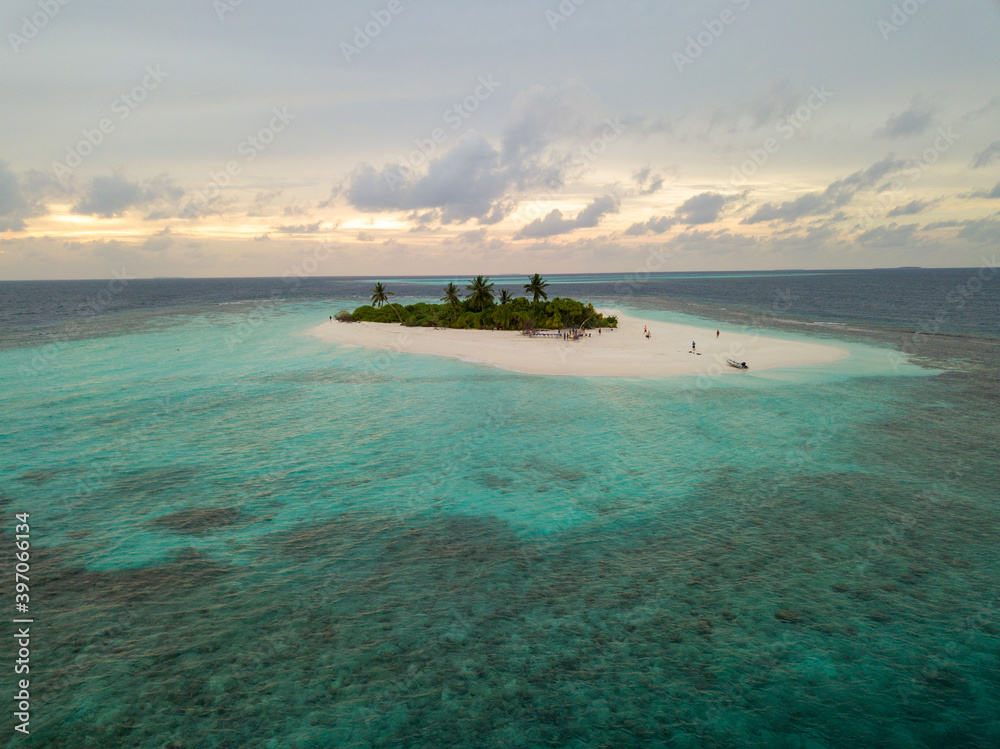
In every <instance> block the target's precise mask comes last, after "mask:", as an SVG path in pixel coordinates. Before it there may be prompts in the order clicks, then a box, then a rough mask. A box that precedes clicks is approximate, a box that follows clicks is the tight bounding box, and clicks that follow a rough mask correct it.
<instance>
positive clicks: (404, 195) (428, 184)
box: [345, 133, 511, 224]
mask: <svg viewBox="0 0 1000 749" xmlns="http://www.w3.org/2000/svg"><path fill="white" fill-rule="evenodd" d="M412 172H413V170H412V169H410V168H408V167H405V166H402V165H399V164H390V165H387V166H386V167H384V168H383V169H382V170H381V171H377V170H375V169H374V168H373V167H371V166H363V167H361V168H360V169H358V170H356V171H355V173H354V174H353V175H352V177H351V179H350V184H349V185H348V187H347V189H346V191H345V193H346V196H347V199H348V201H349V202H350V203H351V205H352V206H354V207H355V208H357V209H359V210H362V211H373V212H375V211H392V210H405V211H420V210H424V209H428V208H437V209H439V210H440V220H441V222H442V223H446V224H447V223H452V222H458V223H462V222H464V221H467V220H469V219H473V218H476V219H479V220H480V222H481V223H490V222H492V223H495V222H496V221H499V220H501V219H502V218H503V217H504V216H505V215H506V210H507V209H506V206H505V203H504V201H503V200H502V198H503V197H504V193H505V190H506V188H507V185H508V183H509V182H510V180H511V175H510V173H509V171H508V170H507V169H505V168H504V167H503V166H502V165H501V163H500V153H499V152H498V151H497V150H496V149H495V148H494V147H493V146H492V145H490V143H489V142H488V141H487V140H486V139H485V138H483V137H482V136H481V135H479V134H477V133H466V134H465V135H463V136H462V138H461V139H460V140H459V141H458V143H457V144H456V145H455V147H454V148H452V149H451V150H450V151H448V152H447V153H445V154H444V155H443V156H441V157H440V158H438V159H435V160H434V161H432V162H431V163H430V165H429V166H428V168H427V173H426V174H425V175H423V176H413V174H412ZM497 213H499V214H501V215H499V216H497V215H496V214H497Z"/></svg>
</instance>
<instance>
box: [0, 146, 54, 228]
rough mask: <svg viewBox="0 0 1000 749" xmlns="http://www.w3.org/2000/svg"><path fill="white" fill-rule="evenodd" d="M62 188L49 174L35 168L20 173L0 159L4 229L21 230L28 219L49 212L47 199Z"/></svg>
mask: <svg viewBox="0 0 1000 749" xmlns="http://www.w3.org/2000/svg"><path fill="white" fill-rule="evenodd" d="M60 191H61V188H60V186H59V183H58V182H57V181H56V180H54V179H52V178H51V177H49V176H48V175H45V174H43V173H42V172H38V171H36V170H31V171H29V172H28V173H27V174H24V175H21V176H18V175H17V174H15V173H14V172H13V171H12V170H11V169H10V167H8V166H7V163H6V162H4V161H0V231H21V230H23V229H25V228H26V224H25V221H24V220H25V219H26V218H33V217H35V216H41V215H44V214H45V213H47V212H48V209H47V208H46V206H45V204H44V198H45V197H47V196H48V195H51V194H55V193H58V192H60Z"/></svg>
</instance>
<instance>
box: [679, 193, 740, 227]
mask: <svg viewBox="0 0 1000 749" xmlns="http://www.w3.org/2000/svg"><path fill="white" fill-rule="evenodd" d="M736 198H737V196H736V195H721V194H720V193H717V192H703V193H701V194H700V195H695V196H694V197H692V198H688V199H687V200H685V201H684V202H683V203H681V204H680V206H678V207H677V209H676V210H675V211H674V215H675V216H676V217H677V220H678V221H680V222H681V223H682V224H688V225H689V226H690V225H692V224H711V223H714V222H715V221H718V220H719V216H720V215H721V213H722V210H723V209H724V208H725V207H726V206H727V205H728V204H729V203H731V202H733V201H734V200H736Z"/></svg>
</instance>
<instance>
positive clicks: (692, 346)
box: [691, 341, 694, 351]
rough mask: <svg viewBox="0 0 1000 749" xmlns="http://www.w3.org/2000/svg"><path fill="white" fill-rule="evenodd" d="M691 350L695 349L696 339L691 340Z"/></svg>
mask: <svg viewBox="0 0 1000 749" xmlns="http://www.w3.org/2000/svg"><path fill="white" fill-rule="evenodd" d="M691 350H692V351H694V341H691Z"/></svg>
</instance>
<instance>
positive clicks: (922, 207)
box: [885, 200, 940, 218]
mask: <svg viewBox="0 0 1000 749" xmlns="http://www.w3.org/2000/svg"><path fill="white" fill-rule="evenodd" d="M939 202H940V201H939V200H911V201H910V202H909V203H907V204H905V205H898V206H896V207H895V208H893V209H892V210H891V211H889V212H888V213H887V214H885V215H886V217H887V218H893V217H895V216H915V215H916V214H918V213H923V212H924V211H926V210H927V209H928V208H930V207H932V206H935V205H937V204H938V203H939Z"/></svg>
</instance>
